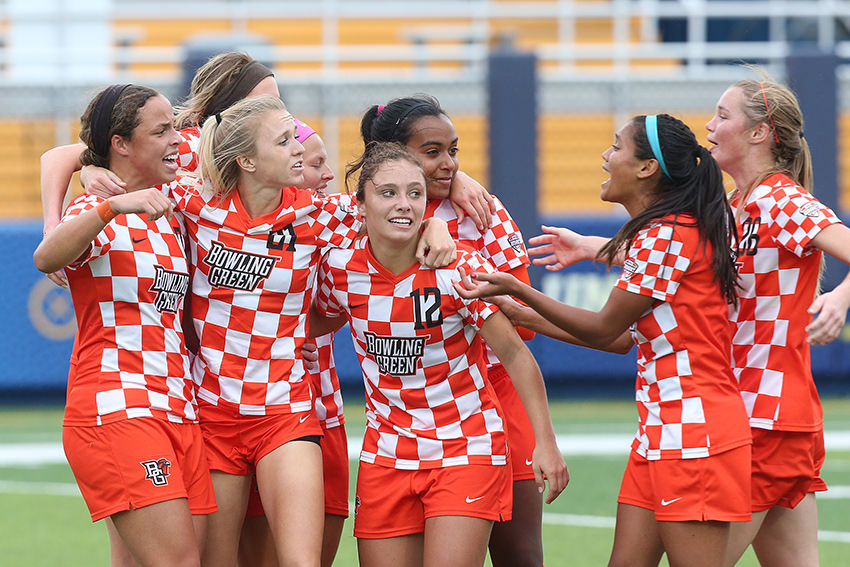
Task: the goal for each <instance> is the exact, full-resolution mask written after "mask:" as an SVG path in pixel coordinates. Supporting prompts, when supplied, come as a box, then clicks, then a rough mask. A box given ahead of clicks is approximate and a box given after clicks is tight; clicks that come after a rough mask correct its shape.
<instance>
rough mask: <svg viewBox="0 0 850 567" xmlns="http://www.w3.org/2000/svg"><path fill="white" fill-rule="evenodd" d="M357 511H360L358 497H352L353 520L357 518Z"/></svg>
mask: <svg viewBox="0 0 850 567" xmlns="http://www.w3.org/2000/svg"><path fill="white" fill-rule="evenodd" d="M359 511H360V497H359V496H355V497H354V517H355V518H356V517H357V512H359Z"/></svg>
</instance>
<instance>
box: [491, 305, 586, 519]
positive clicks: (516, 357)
mask: <svg viewBox="0 0 850 567" xmlns="http://www.w3.org/2000/svg"><path fill="white" fill-rule="evenodd" d="M479 334H480V335H481V336H482V337H483V338H484V340H485V341H487V344H488V345H490V348H492V349H493V352H495V353H496V356H498V357H499V361H500V362H501V363H502V365H503V366H504V367H505V370H507V371H508V375H509V376H510V377H511V382H512V383H513V385H514V387H515V388H516V391H517V394H518V395H519V398H520V400H521V401H522V405H523V406H524V407H525V412H526V413H527V414H528V419H529V420H530V421H531V426H532V428H533V429H534V452H533V453H532V461H533V464H532V468H533V470H534V480H535V482H536V483H537V488H538V490H539V491H540V492H541V493H542V492H543V490H544V488H545V483H544V475H545V476H546V479H548V481H549V493H548V494H547V495H546V503H547V504H548V503H550V502H552V501H553V500H555V498H557V497H558V495H559V494H560V493H561V492H562V491H563V490H564V488H566V486H567V483H569V481H570V473H569V471H568V470H567V464H566V463H565V462H564V457H563V456H562V455H561V452H560V450H559V449H558V444H557V442H556V441H555V431H554V429H553V428H552V419H551V417H550V415H549V402H548V401H547V399H546V386H545V385H544V384H543V375H542V374H541V373H540V367H539V366H537V361H536V360H534V356H533V355H532V354H531V351H529V350H528V347H527V346H525V343H523V342H522V340H521V339H520V338H519V335H517V334H516V331H515V330H514V328H513V326H512V325H511V322H510V321H509V320H508V318H507V317H505V316H504V315H502V314H501V313H494V314H493V315H491V316H490V317H488V318H487V320H486V321H484V323H483V324H482V325H481V331H480V332H479Z"/></svg>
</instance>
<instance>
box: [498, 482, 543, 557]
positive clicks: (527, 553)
mask: <svg viewBox="0 0 850 567" xmlns="http://www.w3.org/2000/svg"><path fill="white" fill-rule="evenodd" d="M513 502H514V505H513V511H512V519H511V520H509V521H507V522H495V523H494V524H493V531H492V533H491V534H490V546H489V547H490V561H491V562H492V563H493V567H540V566H541V565H543V535H542V522H543V496H542V495H541V494H540V492H539V491H538V490H537V485H536V484H535V483H534V479H528V480H517V481H514V483H513Z"/></svg>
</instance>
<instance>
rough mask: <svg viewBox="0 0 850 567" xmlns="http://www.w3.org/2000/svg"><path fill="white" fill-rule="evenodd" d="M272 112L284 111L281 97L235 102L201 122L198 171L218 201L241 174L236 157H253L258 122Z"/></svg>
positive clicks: (227, 192)
mask: <svg viewBox="0 0 850 567" xmlns="http://www.w3.org/2000/svg"><path fill="white" fill-rule="evenodd" d="M272 111H283V112H287V110H286V106H285V105H284V104H283V101H282V100H280V98H278V97H276V96H271V95H263V96H258V97H252V98H247V99H244V100H242V101H240V102H237V103H236V104H234V105H233V106H231V107H230V108H228V109H227V110H225V111H223V112H221V113H220V114H217V115H215V116H210V117H209V118H207V120H206V122H204V126H203V128H202V129H201V141H200V146H199V148H198V157H199V160H198V161H199V163H200V172H201V176H202V177H203V178H204V179H206V180H208V182H209V184H210V186H211V187H212V189H213V191H215V193H216V194H217V195H218V196H219V197H220V198H222V199H223V198H225V197H227V196H228V195H229V194H230V193H231V192H232V191H233V190H234V189H235V188H236V182H237V181H238V180H239V174H240V171H241V169H240V167H239V164H238V163H237V162H236V158H238V157H239V156H252V155H254V153H255V150H256V142H257V136H256V135H257V131H258V127H259V125H260V121H261V120H262V117H263V115H264V114H265V113H267V112H272ZM219 119H220V120H219Z"/></svg>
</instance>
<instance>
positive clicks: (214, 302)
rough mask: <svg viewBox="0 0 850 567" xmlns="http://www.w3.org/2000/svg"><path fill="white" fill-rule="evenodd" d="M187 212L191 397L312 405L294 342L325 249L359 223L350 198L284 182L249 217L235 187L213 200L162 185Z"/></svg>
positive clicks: (253, 404)
mask: <svg viewBox="0 0 850 567" xmlns="http://www.w3.org/2000/svg"><path fill="white" fill-rule="evenodd" d="M169 190H170V193H171V195H172V197H173V198H174V199H175V201H176V202H177V207H178V208H179V209H180V210H181V211H182V212H183V214H184V216H185V218H186V228H187V232H188V234H189V241H190V247H191V253H192V258H193V266H192V315H193V320H194V326H195V330H196V332H197V334H198V337H199V339H200V352H199V356H197V357H196V358H195V359H194V361H193V364H192V374H193V376H194V379H195V382H196V383H197V384H199V385H200V390H199V392H198V397H199V398H201V399H203V400H204V401H206V402H208V403H211V404H215V405H222V406H225V407H229V408H231V409H232V410H233V411H237V412H239V413H241V414H243V415H271V414H277V413H291V412H303V411H308V410H310V408H311V407H312V404H313V402H312V397H311V392H310V387H309V381H308V380H304V377H305V368H304V361H303V358H302V354H301V346H302V345H303V344H304V341H305V340H306V329H305V327H306V322H307V312H308V308H309V306H310V301H311V297H312V289H313V283H314V279H315V274H316V268H317V266H318V264H319V260H320V258H321V255H322V253H323V252H325V251H326V250H327V249H328V248H331V247H343V248H345V247H348V246H349V245H350V244H351V243H352V241H353V240H354V238H355V237H356V236H357V232H358V231H359V229H360V221H359V220H357V218H356V212H355V208H354V207H353V206H351V197H349V196H347V195H341V196H340V195H335V196H332V197H324V198H319V197H316V196H313V195H311V194H310V192H309V191H300V190H297V189H295V188H292V187H288V188H284V189H282V197H283V200H282V203H281V206H280V207H279V208H278V209H277V210H275V211H273V212H271V213H269V214H268V215H265V216H263V217H259V218H256V219H252V218H251V217H250V216H249V215H248V214H247V212H246V211H245V209H244V207H243V206H242V203H241V200H240V198H239V195H238V192H236V191H234V192H233V193H232V194H231V195H230V196H229V197H228V198H226V199H224V200H223V201H222V202H219V199H218V198H217V197H215V196H214V195H213V194H212V193H211V191H209V190H207V191H201V188H200V187H199V186H198V185H197V184H195V185H189V184H179V183H178V184H174V185H172V186H170V187H169Z"/></svg>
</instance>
